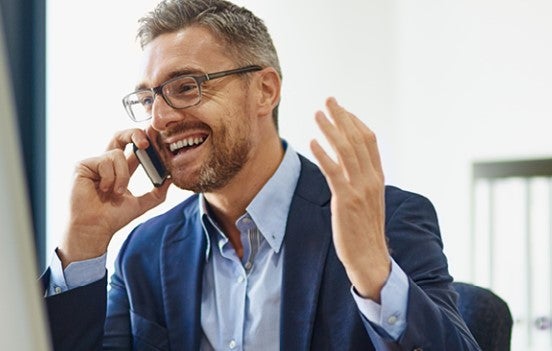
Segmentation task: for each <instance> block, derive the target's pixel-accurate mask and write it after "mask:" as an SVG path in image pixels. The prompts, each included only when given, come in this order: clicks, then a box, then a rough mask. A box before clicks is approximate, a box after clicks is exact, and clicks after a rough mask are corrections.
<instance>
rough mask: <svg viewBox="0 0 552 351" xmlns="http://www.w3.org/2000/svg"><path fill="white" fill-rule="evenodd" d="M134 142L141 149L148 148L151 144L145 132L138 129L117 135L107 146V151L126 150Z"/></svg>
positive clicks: (127, 130) (124, 131)
mask: <svg viewBox="0 0 552 351" xmlns="http://www.w3.org/2000/svg"><path fill="white" fill-rule="evenodd" d="M132 142H134V143H135V144H136V145H137V146H138V147H140V148H146V147H147V146H148V144H149V143H148V140H147V137H146V134H145V132H144V131H143V130H141V129H138V128H133V129H125V130H122V131H119V132H117V133H115V135H114V136H113V138H112V139H111V141H110V142H109V144H108V145H107V151H109V150H114V149H119V150H124V149H125V148H126V146H127V145H128V144H130V143H132Z"/></svg>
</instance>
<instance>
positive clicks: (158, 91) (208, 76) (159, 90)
mask: <svg viewBox="0 0 552 351" xmlns="http://www.w3.org/2000/svg"><path fill="white" fill-rule="evenodd" d="M262 69H263V68H262V67H261V66H258V65H249V66H244V67H240V68H235V69H230V70H226V71H220V72H213V73H205V74H202V75H198V76H194V75H189V74H182V75H179V76H177V77H174V78H171V79H169V80H167V81H165V82H164V83H163V84H161V85H159V86H156V87H154V88H150V89H140V90H136V91H133V92H132V93H130V94H128V95H125V96H124V97H123V106H124V107H125V111H126V112H127V114H128V116H129V117H130V119H132V120H133V121H134V122H143V121H147V120H149V119H151V115H150V116H149V117H148V118H145V119H137V118H136V117H135V116H134V113H133V112H132V107H131V104H130V103H129V102H128V99H129V97H130V96H132V95H134V94H138V93H142V92H146V91H148V92H151V93H153V100H155V97H156V96H157V95H161V96H162V97H163V100H165V102H166V103H167V105H169V106H170V107H172V108H174V109H177V110H183V109H186V108H189V107H192V106H196V105H198V104H199V103H200V102H201V96H202V93H201V86H202V84H203V83H205V82H206V81H209V80H213V79H218V78H223V77H226V76H230V75H233V74H243V73H249V72H255V71H260V70H262ZM182 78H192V79H193V80H195V82H196V84H197V88H198V99H197V102H196V103H194V104H192V105H189V106H185V107H175V106H174V105H173V104H172V103H171V101H170V99H169V98H167V97H166V96H165V93H164V92H163V89H164V88H165V86H167V85H168V84H171V83H172V82H174V81H176V80H179V79H182Z"/></svg>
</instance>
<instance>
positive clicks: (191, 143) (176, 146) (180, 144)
mask: <svg viewBox="0 0 552 351" xmlns="http://www.w3.org/2000/svg"><path fill="white" fill-rule="evenodd" d="M203 141H205V138H204V137H202V136H201V137H189V138H185V139H182V140H179V141H176V142H174V143H171V144H169V149H170V150H171V152H173V153H175V152H178V151H180V150H181V149H183V148H189V147H195V146H198V145H201V144H203Z"/></svg>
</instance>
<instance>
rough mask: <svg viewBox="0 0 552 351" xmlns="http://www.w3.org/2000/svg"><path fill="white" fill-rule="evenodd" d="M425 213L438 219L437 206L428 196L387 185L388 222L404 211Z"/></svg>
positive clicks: (386, 209) (386, 206)
mask: <svg viewBox="0 0 552 351" xmlns="http://www.w3.org/2000/svg"><path fill="white" fill-rule="evenodd" d="M405 212H407V213H417V214H421V213H423V214H425V215H427V216H430V217H434V218H435V220H436V219H437V218H436V217H437V215H436V212H435V208H434V206H433V204H432V202H431V200H429V199H428V198H427V197H426V196H424V195H421V194H419V193H416V192H412V191H407V190H403V189H401V188H399V187H396V186H393V185H387V186H385V213H386V218H387V220H386V222H389V221H390V220H392V219H393V218H394V216H396V215H401V214H403V213H405Z"/></svg>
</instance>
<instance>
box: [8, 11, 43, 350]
mask: <svg viewBox="0 0 552 351" xmlns="http://www.w3.org/2000/svg"><path fill="white" fill-rule="evenodd" d="M3 28H4V27H3V24H2V13H1V8H0V282H1V283H2V287H1V288H0V350H18V351H47V350H51V346H50V339H49V332H48V329H47V323H46V320H45V307H44V302H43V298H42V297H41V291H40V284H39V282H38V280H37V278H38V274H37V265H36V262H37V258H36V256H35V250H34V248H33V236H32V225H31V214H30V205H29V201H28V193H27V189H26V181H25V177H24V173H23V160H22V157H21V150H20V145H19V134H18V129H17V126H16V119H15V109H14V103H13V99H14V97H13V94H12V91H11V84H10V79H9V78H10V77H9V70H8V60H7V55H6V47H5V41H4V40H5V37H4V33H3V32H2V31H3Z"/></svg>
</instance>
